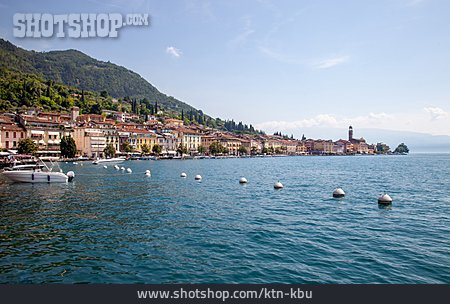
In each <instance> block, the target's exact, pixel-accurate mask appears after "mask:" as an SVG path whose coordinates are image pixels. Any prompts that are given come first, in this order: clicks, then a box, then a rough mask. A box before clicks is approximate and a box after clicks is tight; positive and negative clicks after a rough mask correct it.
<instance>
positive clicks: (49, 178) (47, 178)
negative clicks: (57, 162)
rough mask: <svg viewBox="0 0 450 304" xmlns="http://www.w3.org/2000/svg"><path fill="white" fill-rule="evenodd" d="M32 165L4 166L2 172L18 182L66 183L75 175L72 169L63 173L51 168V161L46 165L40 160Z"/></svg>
mask: <svg viewBox="0 0 450 304" xmlns="http://www.w3.org/2000/svg"><path fill="white" fill-rule="evenodd" d="M39 161H40V163H37V164H34V165H18V166H14V167H11V168H6V169H5V170H4V171H3V172H2V174H3V176H5V177H6V178H8V179H9V180H11V181H13V182H19V183H66V182H68V181H69V182H71V181H72V180H73V178H74V177H75V174H74V173H73V171H69V172H67V174H64V173H62V172H61V169H60V172H57V171H52V170H53V167H54V165H53V163H52V165H51V167H48V166H47V165H46V164H45V163H44V162H43V161H42V160H39Z"/></svg>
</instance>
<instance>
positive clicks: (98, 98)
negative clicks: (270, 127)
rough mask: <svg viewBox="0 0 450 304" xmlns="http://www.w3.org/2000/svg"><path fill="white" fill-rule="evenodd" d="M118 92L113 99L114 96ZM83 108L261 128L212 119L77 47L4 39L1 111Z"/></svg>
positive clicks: (0, 57)
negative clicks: (33, 46) (30, 47)
mask: <svg viewBox="0 0 450 304" xmlns="http://www.w3.org/2000/svg"><path fill="white" fill-rule="evenodd" d="M113 97H114V98H113ZM73 106H78V107H79V108H80V109H81V111H82V113H96V114H100V113H101V112H102V110H114V111H125V112H128V113H135V114H139V115H141V119H142V115H147V114H157V113H158V111H159V110H161V109H162V110H164V115H165V116H171V117H177V118H180V119H183V120H184V121H185V123H187V124H189V123H197V124H202V125H206V126H209V127H212V128H219V129H222V130H227V131H231V132H236V133H252V134H255V133H260V132H259V131H258V130H255V129H254V128H253V126H252V125H247V124H243V123H242V122H239V123H236V122H234V120H230V121H223V120H221V119H219V118H212V117H210V116H208V115H206V114H204V113H203V111H201V110H197V109H195V108H194V107H192V106H190V105H188V104H186V103H184V102H182V101H179V100H177V99H175V98H173V97H171V96H167V95H165V94H163V93H161V92H159V91H158V90H157V89H156V88H155V87H154V86H152V85H151V84H150V83H149V82H147V81H146V80H145V79H143V78H142V77H141V76H139V75H138V74H137V73H135V72H133V71H130V70H128V69H126V68H124V67H121V66H118V65H116V64H112V63H110V62H103V61H99V60H96V59H94V58H91V57H89V56H87V55H86V54H83V53H82V52H80V51H77V50H67V51H52V52H35V51H27V50H24V49H22V48H19V47H17V46H15V45H13V44H12V43H10V42H8V41H5V40H3V39H1V38H0V111H4V112H8V111H9V112H10V111H17V110H19V111H21V110H25V109H27V108H39V109H42V110H45V111H52V112H67V111H69V110H70V109H71V108H72V107H73Z"/></svg>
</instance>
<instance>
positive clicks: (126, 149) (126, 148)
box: [121, 141, 133, 153]
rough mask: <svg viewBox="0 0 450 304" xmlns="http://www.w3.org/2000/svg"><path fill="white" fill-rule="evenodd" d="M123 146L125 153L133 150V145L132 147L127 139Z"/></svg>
mask: <svg viewBox="0 0 450 304" xmlns="http://www.w3.org/2000/svg"><path fill="white" fill-rule="evenodd" d="M121 148H122V151H123V152H125V153H130V152H133V147H132V146H131V145H130V143H129V142H127V141H124V142H123V144H122V147H121Z"/></svg>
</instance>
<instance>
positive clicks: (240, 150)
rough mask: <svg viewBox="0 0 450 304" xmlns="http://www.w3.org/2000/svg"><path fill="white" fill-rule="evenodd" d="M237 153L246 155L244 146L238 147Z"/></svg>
mask: <svg viewBox="0 0 450 304" xmlns="http://www.w3.org/2000/svg"><path fill="white" fill-rule="evenodd" d="M238 152H239V154H247V149H246V148H245V147H244V146H240V147H239V150H238Z"/></svg>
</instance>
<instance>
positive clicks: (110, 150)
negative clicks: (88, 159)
mask: <svg viewBox="0 0 450 304" xmlns="http://www.w3.org/2000/svg"><path fill="white" fill-rule="evenodd" d="M103 153H104V154H105V156H106V157H114V156H115V155H116V148H115V147H114V145H113V144H111V143H109V144H107V145H106V147H105V149H103Z"/></svg>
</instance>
